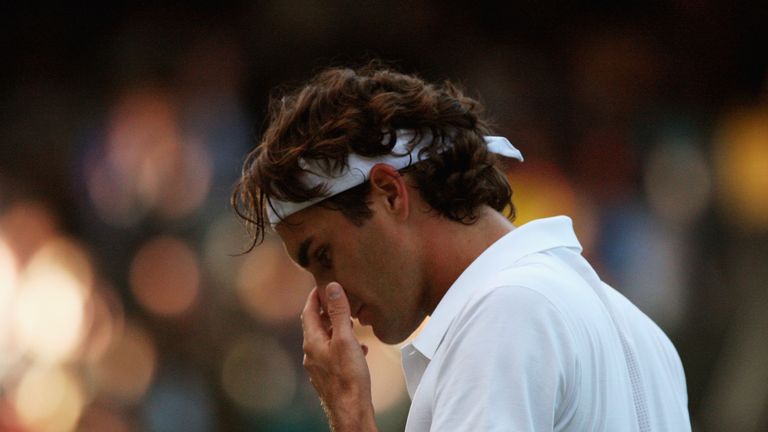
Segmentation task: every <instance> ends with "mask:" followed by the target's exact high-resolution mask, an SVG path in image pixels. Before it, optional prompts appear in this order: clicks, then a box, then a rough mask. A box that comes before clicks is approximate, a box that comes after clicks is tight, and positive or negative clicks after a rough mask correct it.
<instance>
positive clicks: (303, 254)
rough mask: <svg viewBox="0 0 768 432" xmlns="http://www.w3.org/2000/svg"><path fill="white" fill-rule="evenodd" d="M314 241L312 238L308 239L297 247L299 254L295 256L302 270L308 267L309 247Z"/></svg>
mask: <svg viewBox="0 0 768 432" xmlns="http://www.w3.org/2000/svg"><path fill="white" fill-rule="evenodd" d="M314 239H315V238H314V237H309V238H307V239H306V240H304V241H303V242H301V245H299V253H298V254H296V256H297V257H298V258H299V265H300V266H302V267H304V268H307V267H309V246H310V245H311V244H312V240H314Z"/></svg>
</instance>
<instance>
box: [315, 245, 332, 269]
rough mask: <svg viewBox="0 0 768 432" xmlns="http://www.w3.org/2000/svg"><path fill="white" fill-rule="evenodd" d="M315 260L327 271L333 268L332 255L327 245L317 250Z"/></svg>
mask: <svg viewBox="0 0 768 432" xmlns="http://www.w3.org/2000/svg"><path fill="white" fill-rule="evenodd" d="M315 259H316V260H317V262H318V263H320V265H321V266H323V267H324V268H326V269H330V268H331V267H333V261H332V260H331V253H330V247H329V246H328V245H327V244H324V245H322V246H320V247H319V248H317V250H316V251H315Z"/></svg>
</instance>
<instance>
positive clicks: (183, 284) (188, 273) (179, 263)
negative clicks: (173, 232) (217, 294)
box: [130, 236, 201, 316]
mask: <svg viewBox="0 0 768 432" xmlns="http://www.w3.org/2000/svg"><path fill="white" fill-rule="evenodd" d="M130 272H131V273H130V282H131V292H133V295H134V296H135V297H136V300H137V301H138V302H139V303H140V304H141V305H142V306H144V307H145V308H146V309H147V310H149V311H150V312H152V313H155V314H158V315H165V316H174V315H180V314H182V313H184V312H186V311H187V310H189V309H190V308H191V307H192V306H193V305H194V304H195V302H196V301H197V299H198V297H199V295H200V282H201V281H200V266H199V263H198V259H197V252H195V250H193V249H192V248H191V247H190V246H189V245H188V244H187V243H186V242H184V241H183V240H181V239H178V238H175V237H171V236H162V237H158V238H155V239H152V240H150V241H149V242H147V243H146V244H144V245H143V246H142V247H141V249H139V251H138V253H137V254H136V256H135V257H134V259H133V262H132V263H131V269H130Z"/></svg>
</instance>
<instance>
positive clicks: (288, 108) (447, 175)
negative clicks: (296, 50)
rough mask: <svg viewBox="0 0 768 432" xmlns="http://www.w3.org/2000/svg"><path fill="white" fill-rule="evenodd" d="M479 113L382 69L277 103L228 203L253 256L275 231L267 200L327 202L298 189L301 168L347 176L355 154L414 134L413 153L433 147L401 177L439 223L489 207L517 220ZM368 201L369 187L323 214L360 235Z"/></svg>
mask: <svg viewBox="0 0 768 432" xmlns="http://www.w3.org/2000/svg"><path fill="white" fill-rule="evenodd" d="M482 111H483V107H482V105H481V104H480V103H479V102H478V101H476V100H474V99H472V98H470V97H467V96H465V95H464V94H463V93H462V92H461V91H460V90H459V89H458V88H457V87H456V86H455V85H454V84H452V83H450V82H448V81H446V82H444V83H443V84H441V85H435V84H430V83H427V82H425V81H423V80H422V79H420V78H418V77H416V76H414V75H407V74H402V73H399V72H396V71H394V70H392V69H390V68H386V67H383V66H381V65H380V63H378V62H376V63H370V64H368V65H367V66H365V67H363V68H360V69H358V70H353V69H347V68H330V69H326V70H324V71H323V72H321V73H319V74H318V75H316V76H315V77H314V78H312V79H311V80H310V81H309V82H308V83H307V84H305V85H304V86H302V87H300V88H299V89H298V90H295V91H293V92H290V93H287V94H285V95H282V96H273V97H272V99H271V101H270V105H269V113H270V115H269V122H268V128H267V129H266V131H265V132H264V134H263V136H262V138H261V142H260V144H259V145H258V146H257V147H256V148H255V149H254V150H252V151H251V152H250V153H249V154H248V156H247V158H246V160H245V163H244V164H243V170H242V176H241V178H240V181H239V182H238V183H237V184H236V185H235V188H234V191H233V193H232V197H231V201H232V205H233V207H234V209H235V212H236V213H237V214H238V216H240V217H241V218H242V219H243V220H244V221H245V222H246V226H248V228H249V231H250V232H251V234H252V236H253V240H254V242H253V244H252V246H251V248H252V247H253V246H255V245H256V244H258V243H260V242H261V241H262V240H263V239H264V235H265V233H266V229H267V227H268V226H269V222H268V220H267V214H266V212H267V206H268V205H270V198H275V199H279V200H282V201H292V202H303V201H307V200H310V199H313V198H317V197H322V196H326V195H327V192H326V191H325V190H324V189H325V188H324V187H323V186H322V185H321V186H316V187H312V188H308V187H306V186H305V185H304V184H303V183H302V182H301V180H300V179H301V175H302V173H303V169H302V168H301V166H300V164H299V160H300V159H302V158H303V159H305V160H319V161H323V162H324V163H327V164H328V165H327V166H330V167H332V168H333V169H339V168H343V167H344V166H345V165H346V161H347V157H348V155H349V154H350V152H354V153H356V154H359V155H361V156H368V157H373V156H379V155H384V154H388V153H390V152H391V151H392V148H393V146H394V145H395V141H396V132H395V131H396V130H398V129H410V130H413V131H414V132H415V137H414V139H413V140H412V141H411V145H415V143H417V142H419V141H421V140H422V139H423V138H424V137H425V136H427V135H426V134H431V137H432V141H431V143H429V144H428V145H427V146H425V147H424V148H423V149H422V150H421V151H422V152H425V153H426V156H427V157H426V159H424V160H422V161H421V162H418V163H415V164H413V165H411V166H409V167H407V168H405V169H403V170H401V172H402V173H407V174H408V175H410V177H411V178H412V179H413V181H414V183H415V185H416V187H417V188H418V190H419V192H420V193H421V195H422V197H423V199H424V200H425V201H426V202H427V203H428V204H429V205H430V206H431V207H432V208H433V209H434V210H435V211H437V212H438V213H439V214H440V215H442V216H444V217H446V218H448V219H450V220H453V221H456V222H459V223H463V224H472V223H474V222H475V221H476V220H477V214H476V210H477V209H478V207H479V206H481V205H484V204H485V205H488V206H490V207H492V208H494V209H495V210H497V211H500V212H502V211H504V210H505V209H506V211H507V212H508V217H509V218H510V219H514V214H515V212H514V206H513V205H512V202H511V198H512V190H511V188H510V186H509V184H508V182H507V179H506V177H505V175H504V174H503V173H502V172H501V171H500V170H499V169H498V168H496V167H495V165H494V163H495V155H494V154H492V153H490V152H489V151H488V150H487V148H486V145H485V142H484V140H483V136H484V135H488V134H489V126H488V124H487V122H486V120H484V119H483V118H482V117H481V114H482ZM449 140H450V145H446V143H447V141H449ZM369 192H370V183H369V182H365V183H363V184H361V185H359V186H357V187H355V188H352V189H350V190H348V191H345V192H342V193H340V194H337V195H334V196H332V197H329V198H328V199H326V200H323V201H321V202H320V203H319V204H318V205H323V206H325V207H328V208H332V209H336V210H339V211H341V212H342V213H343V214H344V215H345V216H347V217H348V218H349V219H350V220H351V221H352V222H354V223H355V224H357V225H361V224H363V223H364V221H365V220H366V219H368V218H370V217H371V216H372V211H371V209H370V208H369V207H368V203H367V202H366V199H367V196H368V193H369Z"/></svg>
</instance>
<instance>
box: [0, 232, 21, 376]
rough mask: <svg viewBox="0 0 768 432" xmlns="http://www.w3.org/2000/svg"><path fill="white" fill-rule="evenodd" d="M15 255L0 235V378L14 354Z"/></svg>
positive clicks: (16, 270)
mask: <svg viewBox="0 0 768 432" xmlns="http://www.w3.org/2000/svg"><path fill="white" fill-rule="evenodd" d="M17 273H18V269H17V264H16V257H15V256H14V255H13V251H11V249H10V247H8V245H7V244H6V243H5V241H4V240H3V238H2V236H0V352H2V353H4V354H3V355H1V356H0V380H2V379H3V377H4V375H5V371H6V369H7V368H9V367H10V366H11V364H12V363H13V362H14V361H15V358H14V357H16V356H12V353H13V352H14V351H13V350H12V346H11V343H12V339H11V338H12V335H13V333H12V331H11V329H12V327H11V324H12V322H13V321H12V318H13V308H14V306H15V294H16V279H17Z"/></svg>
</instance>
